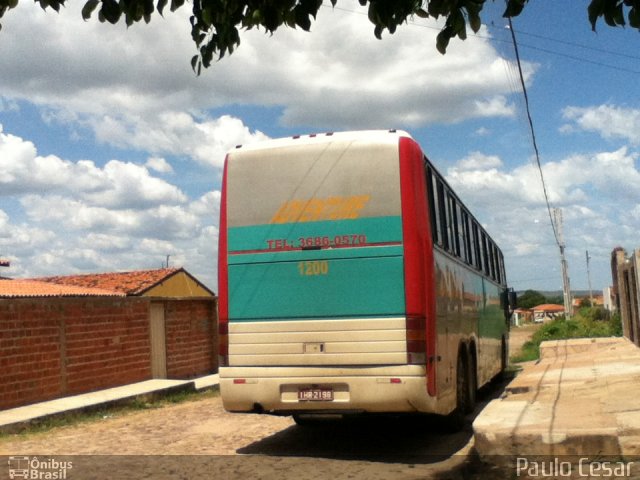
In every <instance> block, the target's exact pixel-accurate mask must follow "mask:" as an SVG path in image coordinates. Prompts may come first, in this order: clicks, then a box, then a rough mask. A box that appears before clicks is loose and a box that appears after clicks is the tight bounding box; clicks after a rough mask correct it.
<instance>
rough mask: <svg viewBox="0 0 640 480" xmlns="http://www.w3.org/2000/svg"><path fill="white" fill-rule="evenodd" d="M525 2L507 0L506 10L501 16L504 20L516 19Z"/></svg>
mask: <svg viewBox="0 0 640 480" xmlns="http://www.w3.org/2000/svg"><path fill="white" fill-rule="evenodd" d="M526 3H527V0H507V8H506V9H505V11H504V13H503V14H502V16H503V17H504V18H511V17H517V16H518V15H520V14H521V13H522V10H523V9H524V6H525V4H526Z"/></svg>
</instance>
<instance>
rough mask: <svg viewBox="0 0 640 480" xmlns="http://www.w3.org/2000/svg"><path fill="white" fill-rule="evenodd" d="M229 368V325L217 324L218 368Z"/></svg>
mask: <svg viewBox="0 0 640 480" xmlns="http://www.w3.org/2000/svg"><path fill="white" fill-rule="evenodd" d="M228 366H229V324H228V323H226V322H225V323H219V324H218V367H228Z"/></svg>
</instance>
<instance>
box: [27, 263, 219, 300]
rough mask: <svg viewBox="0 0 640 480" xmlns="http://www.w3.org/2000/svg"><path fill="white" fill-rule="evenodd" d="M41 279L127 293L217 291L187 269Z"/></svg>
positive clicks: (170, 294)
mask: <svg viewBox="0 0 640 480" xmlns="http://www.w3.org/2000/svg"><path fill="white" fill-rule="evenodd" d="M32 280H37V281H40V282H47V283H52V284H58V285H67V286H74V287H83V288H97V289H100V290H110V291H112V292H118V293H122V294H124V295H128V296H143V297H163V298H186V297H214V296H215V294H214V293H213V292H212V291H211V290H209V289H208V288H207V287H206V286H205V285H203V284H202V283H200V282H199V281H198V280H197V279H196V278H195V277H194V276H193V275H191V274H190V273H189V272H187V271H186V270H185V269H184V268H161V269H157V270H135V271H131V272H109V273H89V274H81V275H61V276H55V277H40V278H34V279H32Z"/></svg>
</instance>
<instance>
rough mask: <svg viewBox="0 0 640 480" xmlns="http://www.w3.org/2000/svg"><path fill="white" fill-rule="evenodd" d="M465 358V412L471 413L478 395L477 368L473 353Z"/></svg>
mask: <svg viewBox="0 0 640 480" xmlns="http://www.w3.org/2000/svg"><path fill="white" fill-rule="evenodd" d="M467 358H468V361H467V368H468V370H467V401H466V405H465V408H466V410H465V413H471V412H473V410H474V408H475V407H476V399H477V395H478V369H477V368H476V361H475V357H474V355H473V354H469V355H468V357H467Z"/></svg>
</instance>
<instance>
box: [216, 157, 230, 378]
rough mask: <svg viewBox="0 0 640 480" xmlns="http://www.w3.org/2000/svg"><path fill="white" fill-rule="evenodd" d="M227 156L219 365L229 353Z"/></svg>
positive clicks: (222, 201)
mask: <svg viewBox="0 0 640 480" xmlns="http://www.w3.org/2000/svg"><path fill="white" fill-rule="evenodd" d="M228 163H229V157H228V156H227V158H226V159H225V161H224V170H223V173H222V194H221V197H220V230H219V232H220V233H219V239H218V317H219V318H218V329H219V352H218V355H219V357H220V361H219V363H220V365H219V366H226V365H227V363H228V355H229V335H228V331H225V330H226V328H227V327H228V322H229V277H228V275H227V273H228V266H229V265H228V259H227V253H228V252H227V249H228V248H227V247H228V246H227V166H228Z"/></svg>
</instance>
